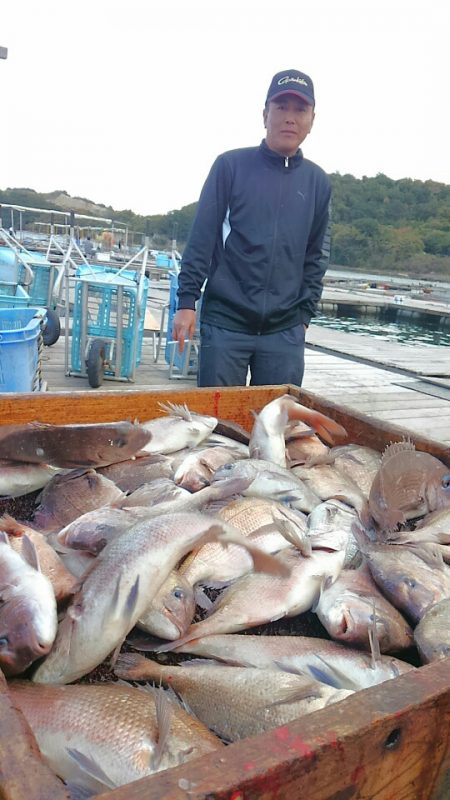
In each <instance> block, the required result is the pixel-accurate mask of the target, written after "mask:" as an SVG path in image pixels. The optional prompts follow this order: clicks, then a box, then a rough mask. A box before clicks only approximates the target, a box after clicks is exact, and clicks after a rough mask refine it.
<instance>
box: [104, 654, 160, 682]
mask: <svg viewBox="0 0 450 800" xmlns="http://www.w3.org/2000/svg"><path fill="white" fill-rule="evenodd" d="M114 674H115V675H117V677H118V678H124V679H125V680H126V681H140V680H160V678H161V667H160V664H158V663H157V662H156V661H152V660H151V659H150V658H146V657H145V656H140V655H139V654H138V653H120V655H119V656H118V658H117V661H116V663H115V666H114Z"/></svg>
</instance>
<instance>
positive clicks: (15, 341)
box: [0, 308, 45, 392]
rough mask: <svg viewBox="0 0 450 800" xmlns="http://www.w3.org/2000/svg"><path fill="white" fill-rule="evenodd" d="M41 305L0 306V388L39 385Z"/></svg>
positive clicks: (23, 388)
mask: <svg viewBox="0 0 450 800" xmlns="http://www.w3.org/2000/svg"><path fill="white" fill-rule="evenodd" d="M44 317H45V310H44V309H36V308H2V309H0V392H32V391H34V390H36V389H39V388H40V386H39V378H38V375H39V342H38V339H39V334H40V330H41V321H42V319H43V318H44Z"/></svg>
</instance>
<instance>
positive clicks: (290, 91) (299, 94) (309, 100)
mask: <svg viewBox="0 0 450 800" xmlns="http://www.w3.org/2000/svg"><path fill="white" fill-rule="evenodd" d="M283 94H293V95H295V96H296V97H301V99H302V100H304V101H305V103H308V105H309V106H313V105H314V100H312V98H311V97H308V96H307V95H306V94H302V92H296V91H295V90H294V89H285V90H284V91H283V92H277V93H276V94H273V95H272V96H271V97H268V98H267V99H268V101H269V103H270V101H271V100H276V99H277V97H281V96H282V95H283Z"/></svg>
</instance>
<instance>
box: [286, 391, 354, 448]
mask: <svg viewBox="0 0 450 800" xmlns="http://www.w3.org/2000/svg"><path fill="white" fill-rule="evenodd" d="M286 407H287V411H288V418H289V420H293V419H300V420H302V422H306V423H307V424H308V425H311V426H312V427H313V428H314V430H315V431H316V433H317V434H318V435H319V436H320V438H321V439H323V440H324V441H325V442H326V443H327V444H330V445H332V446H333V445H334V444H335V440H336V439H337V440H339V441H342V440H345V439H347V438H348V434H347V431H346V430H345V428H343V427H342V425H339V423H338V422H335V420H334V419H331V417H327V416H326V415H325V414H322V413H321V412H320V411H315V410H314V409H312V408H306V407H305V406H302V405H301V404H300V403H296V402H295V401H293V400H292V398H291V402H290V403H289V405H288V404H287V403H286Z"/></svg>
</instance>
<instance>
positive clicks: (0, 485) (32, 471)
mask: <svg viewBox="0 0 450 800" xmlns="http://www.w3.org/2000/svg"><path fill="white" fill-rule="evenodd" d="M58 472H59V468H58V467H52V466H51V465H50V464H23V463H21V462H20V461H9V460H6V459H1V460H0V497H22V496H23V495H24V494H30V492H35V491H37V489H42V488H43V487H44V486H45V485H46V484H47V483H48V482H49V480H51V478H53V476H54V475H57V473H58Z"/></svg>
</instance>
